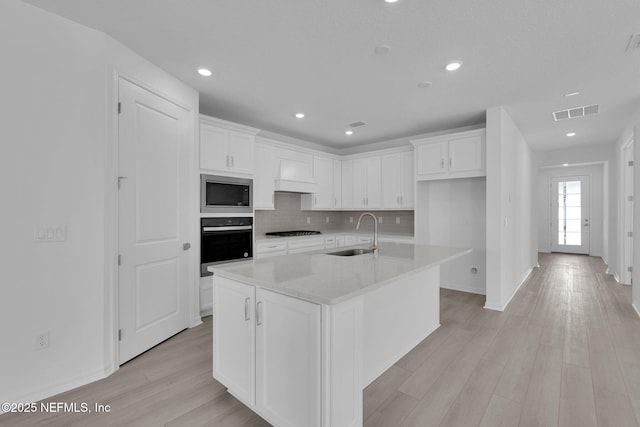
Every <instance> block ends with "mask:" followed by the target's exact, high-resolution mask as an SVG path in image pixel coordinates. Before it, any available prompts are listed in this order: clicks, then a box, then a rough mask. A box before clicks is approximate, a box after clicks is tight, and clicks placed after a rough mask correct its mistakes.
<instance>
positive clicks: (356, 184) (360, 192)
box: [353, 158, 367, 209]
mask: <svg viewBox="0 0 640 427" xmlns="http://www.w3.org/2000/svg"><path fill="white" fill-rule="evenodd" d="M353 207H354V208H356V209H366V208H367V159H366V158H365V159H354V160H353Z"/></svg>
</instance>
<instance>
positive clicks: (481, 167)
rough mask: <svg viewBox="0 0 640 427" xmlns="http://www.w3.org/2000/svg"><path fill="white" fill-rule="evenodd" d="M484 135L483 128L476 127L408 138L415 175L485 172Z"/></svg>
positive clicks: (434, 176) (464, 175)
mask: <svg viewBox="0 0 640 427" xmlns="http://www.w3.org/2000/svg"><path fill="white" fill-rule="evenodd" d="M485 135H486V131H485V129H478V130H472V131H467V132H459V133H454V134H449V135H440V136H436V137H431V138H423V139H416V140H413V141H411V143H412V144H413V145H414V147H415V166H416V174H415V175H416V179H418V180H431V179H450V178H469V177H476V176H485V175H486V170H485Z"/></svg>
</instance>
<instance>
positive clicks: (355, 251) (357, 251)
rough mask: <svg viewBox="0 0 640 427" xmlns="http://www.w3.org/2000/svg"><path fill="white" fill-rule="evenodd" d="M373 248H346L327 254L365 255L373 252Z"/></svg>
mask: <svg viewBox="0 0 640 427" xmlns="http://www.w3.org/2000/svg"><path fill="white" fill-rule="evenodd" d="M372 252H373V250H372V249H361V248H356V249H345V250H343V251H338V252H328V253H327V255H336V256H354V255H364V254H370V253H372Z"/></svg>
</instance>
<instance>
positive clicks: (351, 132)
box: [344, 130, 353, 135]
mask: <svg viewBox="0 0 640 427" xmlns="http://www.w3.org/2000/svg"><path fill="white" fill-rule="evenodd" d="M344 133H346V134H347V135H353V131H352V130H347V131H345V132H344Z"/></svg>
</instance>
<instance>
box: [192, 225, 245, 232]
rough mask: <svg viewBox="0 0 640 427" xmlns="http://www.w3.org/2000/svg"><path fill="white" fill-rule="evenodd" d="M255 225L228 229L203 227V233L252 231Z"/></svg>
mask: <svg viewBox="0 0 640 427" xmlns="http://www.w3.org/2000/svg"><path fill="white" fill-rule="evenodd" d="M252 229H253V225H235V226H226V227H202V231H203V232H206V231H209V232H211V231H238V230H252Z"/></svg>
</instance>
